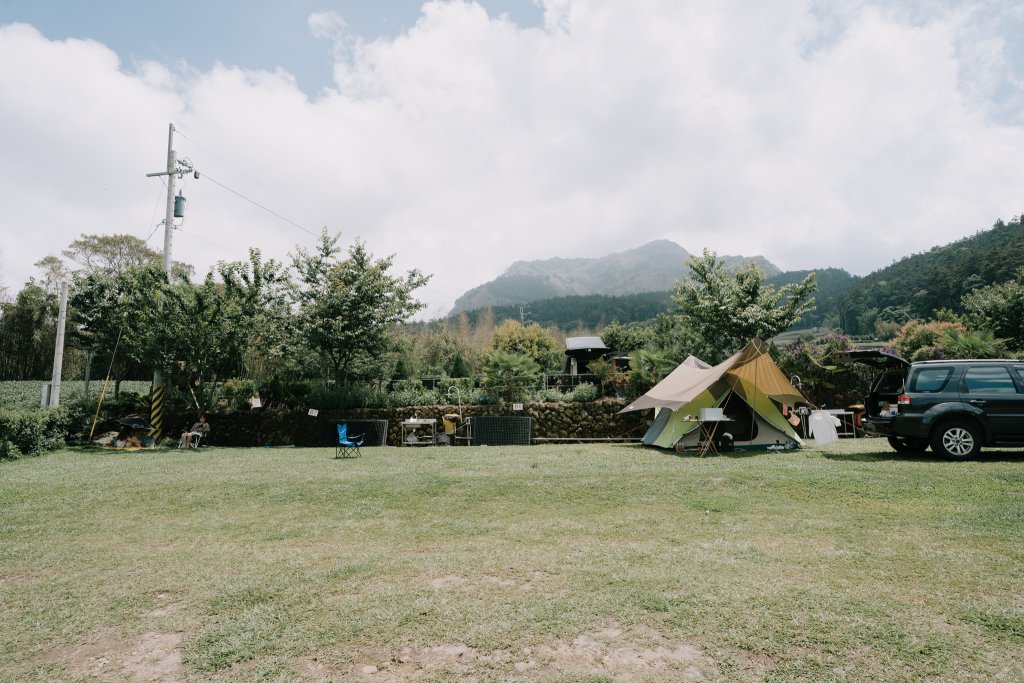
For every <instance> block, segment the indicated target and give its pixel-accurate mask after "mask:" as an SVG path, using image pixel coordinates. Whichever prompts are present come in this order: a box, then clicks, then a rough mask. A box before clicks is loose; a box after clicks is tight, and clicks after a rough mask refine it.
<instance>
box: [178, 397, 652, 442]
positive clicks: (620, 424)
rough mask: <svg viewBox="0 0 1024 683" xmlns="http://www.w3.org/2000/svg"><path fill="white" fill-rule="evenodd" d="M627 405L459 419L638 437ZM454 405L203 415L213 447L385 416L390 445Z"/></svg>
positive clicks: (536, 407)
mask: <svg viewBox="0 0 1024 683" xmlns="http://www.w3.org/2000/svg"><path fill="white" fill-rule="evenodd" d="M624 406H625V404H624V403H623V402H621V401H614V400H604V401H595V402H593V403H527V404H525V405H524V407H523V408H524V409H523V410H522V411H515V412H513V411H511V410H508V409H506V408H503V407H501V406H495V405H473V406H463V407H462V414H463V417H483V416H500V415H513V416H519V417H523V416H526V417H532V418H533V438H534V439H623V440H625V439H639V438H640V437H641V436H643V434H644V432H645V431H646V430H647V427H649V426H650V423H651V419H652V415H651V414H650V412H649V411H639V412H635V413H627V414H625V415H617V413H618V411H620V410H622V408H623V407H624ZM458 412H459V408H458V406H454V405H440V406H419V407H406V408H359V409H351V410H321V411H320V414H319V415H318V416H316V417H311V416H310V415H307V414H306V413H305V412H301V411H269V412H263V411H260V410H254V411H250V412H244V411H241V412H229V413H214V412H208V413H207V414H206V417H207V421H208V422H209V423H210V426H211V432H210V437H209V440H208V443H210V444H211V445H215V446H329V445H331V444H333V443H334V442H335V441H336V440H337V431H336V427H335V423H336V422H337V421H339V420H387V421H388V436H387V443H388V445H389V446H397V445H399V442H400V441H401V430H402V427H401V423H402V421H403V420H408V419H410V418H412V417H420V418H436V419H437V420H438V423H437V429H438V433H440V432H441V416H442V415H445V414H458ZM194 421H195V416H169V418H168V419H166V422H165V424H166V425H167V427H168V430H167V436H168V437H173V438H175V439H176V438H177V436H178V434H179V433H180V432H181V430H183V429H185V428H187V427H188V426H189V425H191V424H192V422H194Z"/></svg>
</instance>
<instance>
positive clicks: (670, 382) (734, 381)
mask: <svg viewBox="0 0 1024 683" xmlns="http://www.w3.org/2000/svg"><path fill="white" fill-rule="evenodd" d="M797 402H800V403H806V399H805V398H804V397H803V396H802V395H801V394H800V392H799V390H797V389H796V388H795V387H794V386H793V385H792V384H790V383H789V380H787V379H786V377H785V375H783V374H782V371H781V370H779V366H777V365H776V364H775V361H774V360H772V357H771V355H770V354H769V353H768V347H767V345H766V344H765V343H764V342H762V341H761V340H760V339H756V338H755V339H754V340H753V341H751V342H750V343H749V344H747V345H746V346H745V347H744V348H743V349H742V350H741V351H739V352H738V353H736V354H735V355H733V356H732V357H730V358H728V359H727V360H725V361H723V362H721V363H719V364H718V365H715V366H713V367H712V366H709V365H708V364H707V363H704V362H703V361H701V360H700V359H698V358H694V357H693V356H690V357H689V358H687V359H686V360H685V361H683V362H682V363H681V364H680V365H679V367H677V368H676V369H675V370H673V371H672V372H671V373H670V374H669V375H668V376H667V377H666V378H665V379H663V380H662V381H661V382H659V383H658V384H657V385H655V386H654V387H653V388H652V389H651V390H650V391H648V392H647V393H646V394H644V395H643V396H641V397H639V398H638V399H636V400H635V401H633V402H632V403H630V404H629V405H628V406H626V407H625V408H624V409H623V410H622V411H621V412H623V413H625V412H629V411H633V410H644V409H647V408H656V409H658V413H657V416H656V417H655V420H654V423H653V424H652V425H651V427H650V428H649V429H648V430H647V433H646V434H644V438H643V441H644V443H645V444H647V445H649V446H660V447H662V448H672V447H673V446H675V445H676V444H677V443H678V442H680V441H681V442H682V445H684V446H693V447H696V446H697V445H698V442H699V441H700V439H701V430H700V421H699V417H698V416H699V415H700V409H701V408H721V409H723V410H724V412H725V416H726V418H727V421H726V422H724V423H723V424H722V425H720V426H719V427H718V429H719V430H721V431H723V432H728V433H729V434H730V435H731V436H732V440H733V443H734V444H735V445H736V446H737V447H741V448H742V447H753V448H756V447H766V446H770V445H774V444H779V445H788V444H800V443H802V441H801V440H800V437H799V436H797V434H796V432H795V431H794V430H793V426H792V425H790V424H789V422H788V421H787V420H786V417H785V416H784V415H783V414H782V409H781V407H782V406H783V405H788V406H793V405H795V404H796V403H797Z"/></svg>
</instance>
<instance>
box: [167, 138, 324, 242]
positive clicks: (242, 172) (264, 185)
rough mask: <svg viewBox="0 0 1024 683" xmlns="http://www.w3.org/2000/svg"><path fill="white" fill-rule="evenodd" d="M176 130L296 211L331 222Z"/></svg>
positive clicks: (320, 220)
mask: <svg viewBox="0 0 1024 683" xmlns="http://www.w3.org/2000/svg"><path fill="white" fill-rule="evenodd" d="M174 130H175V132H176V133H178V134H179V135H181V137H183V138H185V139H186V140H188V141H190V142H191V143H192V144H194V145H195V146H196V147H198V148H199V149H201V150H203V151H204V152H206V153H207V154H209V155H210V156H212V157H213V158H215V159H217V160H218V161H220V162H221V163H223V164H225V165H226V166H228V167H229V168H231V169H233V170H235V171H237V172H238V173H241V174H242V175H243V176H245V177H246V178H248V179H249V180H251V181H253V182H254V183H256V184H257V185H260V186H261V187H263V188H265V189H267V190H269V191H270V192H271V193H273V194H274V195H277V196H278V197H280V198H281V199H283V200H285V201H286V202H288V203H289V204H291V205H292V206H294V207H295V208H296V209H299V210H300V211H303V212H305V213H306V214H308V215H309V216H310V217H312V218H315V219H316V220H317V221H318V222H320V223H323V224H325V225H326V224H327V223H328V222H329V221H327V220H326V219H324V218H322V217H321V216H318V215H317V214H315V213H314V212H312V211H310V210H309V209H307V208H306V207H304V206H302V205H301V204H298V203H297V202H295V201H293V200H291V199H289V198H288V197H286V196H284V195H283V194H281V193H280V192H277V191H276V190H274V188H272V187H270V186H269V185H267V184H266V183H263V182H260V180H259V179H257V178H254V177H253V176H251V175H249V174H248V173H246V172H245V171H243V170H242V169H240V168H239V167H238V166H235V165H234V164H232V163H231V162H230V161H228V160H227V159H225V158H224V157H222V156H220V155H219V154H217V153H216V152H214V151H213V150H212V149H210V148H209V147H205V146H203V145H202V144H201V143H199V142H198V141H197V140H196V139H195V138H192V137H189V136H188V135H186V134H185V133H183V132H181V129H180V128H177V127H175V129H174ZM202 175H204V176H205V175H206V173H205V172H204V173H203V174H202Z"/></svg>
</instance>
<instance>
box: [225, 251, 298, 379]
mask: <svg viewBox="0 0 1024 683" xmlns="http://www.w3.org/2000/svg"><path fill="white" fill-rule="evenodd" d="M216 269H217V273H218V275H219V276H220V279H221V281H222V282H223V287H224V296H225V306H224V309H225V310H224V316H225V318H226V319H228V320H229V321H230V324H231V334H232V338H233V341H232V343H233V344H235V345H236V346H237V348H238V349H240V354H241V365H242V367H241V373H242V374H244V375H245V376H246V377H249V378H252V379H255V380H257V381H260V382H269V381H272V380H274V379H277V378H279V377H281V376H282V375H283V374H285V373H286V372H287V370H288V367H289V363H288V361H289V359H288V354H287V351H288V348H289V346H290V345H291V341H292V337H293V334H294V329H293V327H294V326H293V324H292V315H291V310H290V309H289V293H290V291H291V281H290V280H289V277H288V272H287V270H286V269H285V268H284V266H283V265H282V264H281V263H280V262H278V261H276V260H274V259H269V260H263V258H262V255H261V253H260V250H259V249H250V250H249V260H248V261H247V262H246V261H230V262H223V261H222V262H220V263H218V264H217V268H216Z"/></svg>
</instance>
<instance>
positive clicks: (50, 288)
mask: <svg viewBox="0 0 1024 683" xmlns="http://www.w3.org/2000/svg"><path fill="white" fill-rule="evenodd" d="M32 265H34V266H35V267H36V268H38V269H39V272H40V278H39V279H38V280H36V279H35V278H33V279H32V282H34V283H36V284H38V285H39V286H40V287H42V288H43V289H44V290H45V291H46V292H47V294H58V293H59V292H60V283H61V282H69V281H70V280H71V271H70V270H68V267H67V266H66V265H64V262H63V261H61V260H60V259H59V258H57V257H56V256H53V255H52V254H51V255H50V256H44V257H43V258H42V259H40V260H38V261H36V262H35V263H33V264H32Z"/></svg>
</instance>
